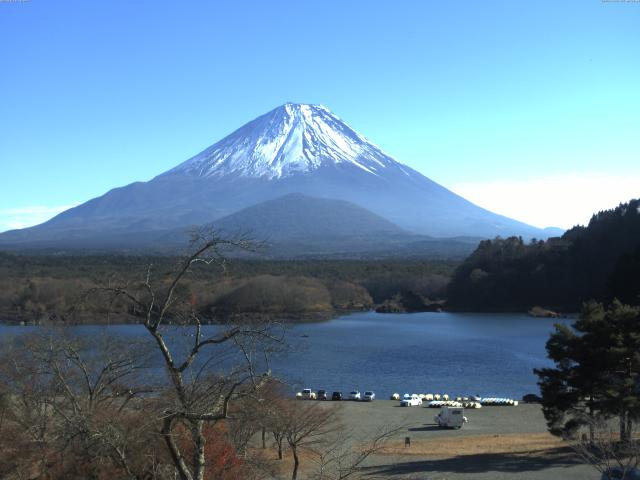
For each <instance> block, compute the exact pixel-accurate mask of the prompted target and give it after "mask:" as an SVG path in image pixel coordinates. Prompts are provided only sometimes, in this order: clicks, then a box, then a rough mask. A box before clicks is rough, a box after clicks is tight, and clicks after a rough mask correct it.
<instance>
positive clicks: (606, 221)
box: [447, 200, 640, 312]
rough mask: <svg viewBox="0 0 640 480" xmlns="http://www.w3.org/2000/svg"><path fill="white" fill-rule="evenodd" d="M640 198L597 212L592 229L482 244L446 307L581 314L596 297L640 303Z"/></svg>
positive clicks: (456, 278)
mask: <svg viewBox="0 0 640 480" xmlns="http://www.w3.org/2000/svg"><path fill="white" fill-rule="evenodd" d="M638 267H640V200H632V201H630V202H628V203H625V204H621V205H620V206H618V207H617V208H614V209H612V210H606V211H603V212H599V213H597V214H595V215H593V217H592V218H591V221H590V222H589V225H588V226H586V227H581V226H578V227H574V228H572V229H571V230H568V231H567V232H566V233H565V234H564V235H563V236H562V237H560V238H551V239H549V240H547V241H537V240H535V239H534V240H532V241H531V242H529V243H527V242H524V241H523V239H522V238H519V237H510V238H496V239H494V240H485V241H482V242H481V243H480V244H479V246H478V248H477V249H476V250H475V251H474V252H473V253H472V254H471V255H470V256H469V257H468V258H467V259H466V260H465V261H464V262H463V263H462V264H461V265H460V266H458V267H457V269H456V270H455V272H454V274H453V276H452V279H451V283H450V284H449V285H448V288H447V304H448V306H449V307H450V308H453V309H460V310H484V311H500V310H506V311H513V310H520V311H523V310H528V309H530V308H531V307H533V306H535V305H541V306H545V307H547V308H551V309H554V310H559V311H565V312H576V311H579V310H580V308H581V305H582V304H583V303H584V302H587V301H589V300H591V299H595V300H597V301H600V302H606V303H609V302H611V301H612V300H613V299H614V298H618V299H620V300H621V301H623V302H626V303H636V302H637V301H638V294H639V293H640V277H639V276H638V274H637V272H638Z"/></svg>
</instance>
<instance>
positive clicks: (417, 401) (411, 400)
mask: <svg viewBox="0 0 640 480" xmlns="http://www.w3.org/2000/svg"><path fill="white" fill-rule="evenodd" d="M419 405H422V399H421V398H420V397H419V396H418V395H416V394H415V393H414V394H413V395H409V394H408V393H405V394H404V397H402V400H401V401H400V406H401V407H417V406H419Z"/></svg>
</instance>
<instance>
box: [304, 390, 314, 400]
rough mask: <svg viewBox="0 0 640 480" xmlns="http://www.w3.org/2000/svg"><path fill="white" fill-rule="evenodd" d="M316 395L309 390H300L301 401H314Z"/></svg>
mask: <svg viewBox="0 0 640 480" xmlns="http://www.w3.org/2000/svg"><path fill="white" fill-rule="evenodd" d="M315 399H316V394H315V393H313V392H312V391H311V389H310V388H305V389H304V390H302V400H315Z"/></svg>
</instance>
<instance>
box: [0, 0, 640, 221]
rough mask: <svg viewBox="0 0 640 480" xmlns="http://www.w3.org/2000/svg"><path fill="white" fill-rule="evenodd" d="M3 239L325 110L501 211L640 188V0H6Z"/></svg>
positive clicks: (585, 208)
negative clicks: (244, 130) (274, 117)
mask: <svg viewBox="0 0 640 480" xmlns="http://www.w3.org/2000/svg"><path fill="white" fill-rule="evenodd" d="M0 72H1V74H0V166H1V170H0V231H2V230H5V229H8V228H15V227H20V226H27V225H31V224H34V223H38V222H40V221H43V220H44V219H46V218H48V217H50V216H51V215H53V214H55V213H56V212H58V211H60V210H61V209H63V208H66V207H68V206H70V205H75V204H78V203H81V202H84V201H86V200H88V199H90V198H92V197H95V196H98V195H101V194H103V193H104V192H106V191H107V190H109V189H111V188H114V187H117V186H122V185H125V184H128V183H131V182H133V181H137V180H148V179H150V178H152V177H154V176H155V175H157V174H159V173H161V172H163V171H165V170H167V169H169V168H171V167H173V166H175V165H177V164H178V163H180V162H181V161H183V160H185V159H186V158H188V157H190V156H191V155H193V154H195V153H197V152H199V151H200V150H202V149H204V148H205V147H207V146H208V145H210V144H212V143H214V142H215V141H217V140H219V139H220V138H222V137H223V136H225V135H226V134H228V133H230V132H231V131H232V130H235V129H236V128H237V127H239V126H241V125H242V124H244V123H246V122H247V121H249V120H251V119H253V118H254V117H256V116H258V115H260V114H262V113H265V112H266V111H268V110H270V109H272V108H274V107H276V106H278V105H280V104H283V103H285V102H287V101H293V102H301V103H322V104H324V105H326V106H328V107H329V108H330V109H331V110H332V111H334V112H335V113H336V114H337V115H339V116H341V117H342V118H343V119H344V120H346V121H347V123H349V124H350V125H351V126H352V127H354V128H355V129H356V130H358V131H359V132H361V133H362V134H364V135H365V136H367V137H368V138H369V139H371V140H372V141H373V142H374V143H376V144H378V145H379V146H380V147H382V148H383V149H384V150H385V151H386V152H387V153H389V154H390V155H392V156H393V157H395V158H396V159H397V160H399V161H401V162H403V163H406V164H408V165H410V166H412V167H413V168H415V169H417V170H419V171H420V172H422V173H423V174H425V175H426V176H428V177H430V178H432V179H433V180H435V181H437V182H439V183H441V184H443V185H445V186H446V187H448V188H451V189H453V190H454V191H456V192H458V193H460V194H462V195H464V196H466V197H467V198H469V199H471V200H472V201H475V202H476V203H478V204H480V205H481V206H484V207H487V208H490V209H492V210H494V211H497V212H498V213H503V214H506V215H509V216H512V217H514V218H517V219H519V220H523V221H527V222H529V223H532V224H534V225H537V226H546V225H557V226H561V227H570V226H571V225H573V224H575V223H582V222H584V221H587V220H588V218H589V215H590V213H592V212H593V211H594V210H598V209H602V208H607V207H612V206H615V205H616V204H617V203H619V202H621V201H626V200H628V199H629V198H631V197H632V196H640V132H639V128H640V3H638V2H616V1H600V0H582V1H558V0H555V1H535V2H521V1H515V0H512V1H482V2H476V1H466V2H465V1H457V2H442V1H415V2H408V1H395V2H375V1H371V0H369V1H350V2H344V1H322V2H299V1H298V2H295V1H290V2H285V1H269V2H263V1H255V2H242V1H233V2H208V1H207V2H205V1H201V2H200V1H186V2H177V1H172V2H163V1H153V2H147V1H142V0H140V1H139V0H136V1H124V0H112V1H91V2H87V1H59V2H51V1H45V0H30V1H13V2H0Z"/></svg>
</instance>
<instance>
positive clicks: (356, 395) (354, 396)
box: [349, 390, 361, 400]
mask: <svg viewBox="0 0 640 480" xmlns="http://www.w3.org/2000/svg"><path fill="white" fill-rule="evenodd" d="M360 399H361V397H360V392H358V391H357V390H354V391H353V392H349V400H360Z"/></svg>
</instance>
